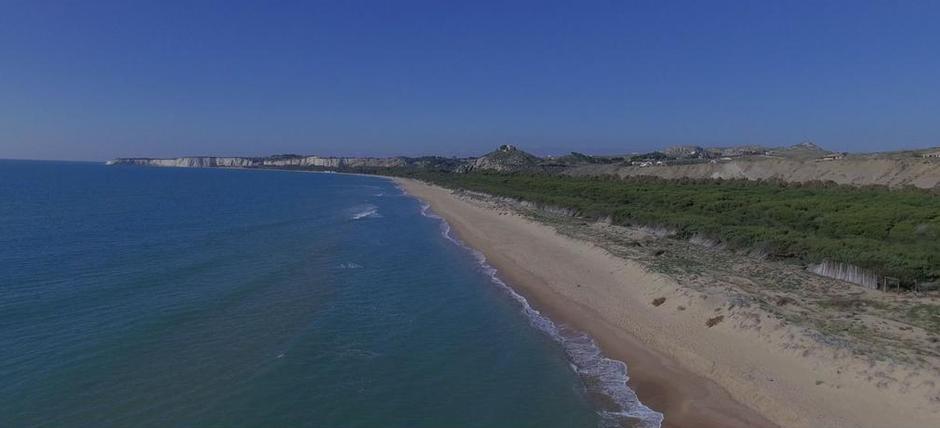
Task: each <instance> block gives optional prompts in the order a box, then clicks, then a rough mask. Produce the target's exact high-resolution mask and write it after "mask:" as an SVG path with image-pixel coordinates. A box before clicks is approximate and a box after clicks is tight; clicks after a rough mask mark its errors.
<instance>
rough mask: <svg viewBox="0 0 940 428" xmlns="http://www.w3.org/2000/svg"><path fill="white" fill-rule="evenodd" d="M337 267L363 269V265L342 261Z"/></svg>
mask: <svg viewBox="0 0 940 428" xmlns="http://www.w3.org/2000/svg"><path fill="white" fill-rule="evenodd" d="M337 267H338V268H340V269H362V265H360V264H356V263H342V264H340V265H339V266H337Z"/></svg>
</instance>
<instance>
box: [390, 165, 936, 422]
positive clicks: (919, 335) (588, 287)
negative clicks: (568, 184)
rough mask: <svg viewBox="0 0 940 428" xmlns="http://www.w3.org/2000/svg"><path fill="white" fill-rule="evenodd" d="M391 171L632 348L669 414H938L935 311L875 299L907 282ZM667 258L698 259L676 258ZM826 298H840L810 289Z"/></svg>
mask: <svg viewBox="0 0 940 428" xmlns="http://www.w3.org/2000/svg"><path fill="white" fill-rule="evenodd" d="M400 183H402V185H403V186H404V187H405V188H406V190H407V191H408V192H409V193H411V194H413V195H415V196H417V197H419V198H421V199H423V200H425V201H427V202H428V203H429V204H430V205H431V207H432V209H433V210H435V212H437V213H438V214H440V215H441V216H443V217H444V218H445V219H446V220H447V221H448V222H449V223H450V224H451V226H452V227H453V228H454V230H456V231H457V232H458V234H459V236H460V237H461V239H463V240H464V241H465V242H467V243H468V244H469V245H471V246H473V247H475V248H477V249H478V250H480V251H482V252H483V253H484V254H485V255H486V257H487V258H488V259H489V261H490V263H491V264H492V265H493V266H495V267H496V268H498V269H499V270H500V275H501V276H502V277H503V278H504V279H506V280H507V281H508V282H509V283H510V284H511V285H512V286H513V287H515V288H517V289H518V290H519V291H520V292H521V293H523V294H525V295H526V296H527V297H529V298H530V299H531V300H532V301H533V303H534V304H535V305H536V306H537V307H539V308H540V309H543V310H545V311H547V312H548V313H549V314H550V315H552V316H553V317H554V318H556V319H557V320H559V321H562V322H565V323H569V324H570V325H572V326H574V327H576V328H579V329H581V330H584V331H587V332H589V333H591V334H592V335H593V336H594V337H595V338H597V340H598V342H599V344H600V345H601V347H602V348H603V349H604V351H605V352H606V353H607V354H608V355H611V356H612V357H614V358H618V359H622V360H624V361H626V362H627V363H628V365H629V367H630V376H631V385H632V386H633V387H634V389H635V390H636V391H637V393H638V394H639V397H640V399H641V400H643V401H644V402H645V403H646V404H647V405H649V406H651V407H652V408H654V409H656V410H659V411H662V412H663V413H664V414H665V417H666V420H665V424H666V426H669V427H762V426H775V425H778V426H784V427H886V426H892V427H924V426H940V389H938V388H940V374H938V367H940V363H938V355H937V349H936V345H935V342H932V340H933V339H935V338H936V336H935V332H934V331H933V330H932V329H933V327H935V326H934V325H933V324H931V323H929V322H928V323H926V324H912V323H910V322H908V320H903V322H899V321H897V320H894V319H892V318H891V314H892V313H893V312H891V311H889V310H887V309H885V308H891V307H893V306H891V305H898V307H903V306H904V305H910V304H912V302H911V301H908V300H905V299H906V298H904V297H901V296H898V297H896V298H894V297H892V298H891V299H893V300H891V301H884V302H882V303H879V304H875V303H870V302H880V301H881V300H880V299H881V296H876V295H873V294H871V293H877V292H869V291H864V290H859V289H858V288H857V287H852V286H849V285H846V284H841V285H840V284H838V283H837V282H833V281H829V280H822V282H813V281H812V280H810V279H807V278H809V277H803V276H800V275H808V274H806V273H805V272H796V271H793V272H791V271H788V270H786V269H785V268H779V269H778V268H774V267H773V266H770V267H766V266H764V265H762V264H761V262H760V261H758V260H756V259H754V260H752V259H740V258H734V257H730V256H728V255H725V254H722V253H718V252H714V253H712V252H710V251H712V250H709V249H705V248H698V249H695V248H693V247H688V246H679V247H671V246H670V245H679V244H671V243H667V244H661V243H660V238H658V237H657V236H656V233H655V232H654V231H643V230H628V229H623V228H616V227H613V226H605V225H599V224H581V225H578V224H571V223H558V224H552V223H551V222H550V221H549V222H547V223H546V222H544V221H542V222H536V221H532V219H531V218H530V217H529V216H528V215H522V214H525V213H524V212H520V211H519V210H517V209H515V208H514V207H511V206H510V207H507V206H506V205H503V204H500V202H499V201H493V200H485V199H479V198H471V197H466V196H458V195H455V194H453V193H451V192H450V191H448V190H445V189H442V188H438V187H433V186H429V185H425V184H422V183H419V182H416V181H412V180H400ZM658 245H665V247H659V246H658ZM647 250H653V254H648V253H646V251H647ZM683 251H686V252H687V253H688V254H683V253H682V252H683ZM673 253H675V254H676V255H675V257H676V258H675V259H668V258H667V257H665V255H672V254H673ZM663 260H672V261H674V262H675V261H678V262H681V263H683V264H691V265H694V266H693V267H696V266H697V267H698V268H700V269H699V270H696V269H688V268H682V269H678V270H677V271H676V273H675V274H670V273H669V272H668V271H669V268H668V266H661V265H658V264H657V263H659V264H662V263H663V262H662V261H663ZM793 275H797V276H793ZM834 298H838V299H843V298H844V299H846V301H847V302H849V304H847V305H845V304H835V305H830V304H829V303H826V304H823V303H820V302H831V301H835V302H841V301H842V300H838V299H837V300H833V299H834ZM934 300H935V299H934ZM866 302H869V303H866ZM923 302H924V301H921V303H923ZM928 303H930V304H934V303H936V302H933V300H930V301H929V302H928ZM869 306H870V307H869ZM816 321H819V322H821V324H816V323H815V322H816ZM828 327H831V330H832V331H829V330H826V328H828ZM855 333H859V334H861V335H863V336H866V337H868V336H871V337H870V338H868V339H864V340H863V339H862V338H861V337H853V336H852V334H855ZM855 342H858V344H859V345H858V346H855V345H854V344H853V343H855ZM847 343H849V344H847Z"/></svg>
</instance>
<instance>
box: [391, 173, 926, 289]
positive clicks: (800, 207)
mask: <svg viewBox="0 0 940 428" xmlns="http://www.w3.org/2000/svg"><path fill="white" fill-rule="evenodd" d="M389 172H393V174H394V175H400V176H407V177H411V178H417V179H420V180H424V181H428V182H431V183H434V184H437V185H441V186H444V187H448V188H452V189H464V190H469V191H477V192H483V193H487V194H490V195H494V196H502V197H508V198H513V199H518V200H523V201H529V202H532V203H536V204H540V205H544V206H553V207H562V208H568V209H572V210H574V211H575V212H576V213H577V215H578V216H580V217H584V218H589V219H602V218H608V217H609V218H610V219H611V221H612V222H613V223H614V224H619V225H642V226H659V227H665V228H669V229H671V230H674V231H676V235H675V236H676V237H677V238H686V239H687V238H692V237H695V236H700V237H704V238H708V239H715V240H719V241H720V242H721V243H723V244H724V245H726V246H727V247H728V248H730V249H733V250H734V249H748V250H751V249H758V250H760V251H762V252H763V253H765V254H767V255H768V256H769V257H772V258H777V259H790V260H798V261H801V262H804V263H819V262H823V261H830V262H837V263H846V264H851V265H855V266H858V267H860V268H863V269H866V270H868V271H870V272H873V273H876V274H878V275H884V276H891V277H896V278H899V279H900V281H901V283H902V284H904V285H907V286H909V285H911V284H913V283H915V282H930V281H936V280H937V279H938V278H940V195H938V194H937V193H936V192H935V191H929V190H923V189H915V188H902V189H888V188H886V187H880V186H870V187H855V186H848V185H836V184H833V183H823V182H814V183H787V182H778V181H749V180H720V179H717V180H700V179H699V180H696V179H682V180H665V179H658V178H653V177H633V178H620V177H616V176H595V177H571V176H563V175H549V174H532V173H493V172H474V173H469V174H454V173H449V172H436V171H428V170H414V169H402V170H395V171H383V173H386V174H388V173H389Z"/></svg>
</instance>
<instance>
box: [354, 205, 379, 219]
mask: <svg viewBox="0 0 940 428" xmlns="http://www.w3.org/2000/svg"><path fill="white" fill-rule="evenodd" d="M355 211H356V212H354V213H353V214H352V216H350V217H349V219H350V220H361V219H364V218H379V217H382V215H381V214H379V207H377V206H375V205H364V206H362V207H358V208H355Z"/></svg>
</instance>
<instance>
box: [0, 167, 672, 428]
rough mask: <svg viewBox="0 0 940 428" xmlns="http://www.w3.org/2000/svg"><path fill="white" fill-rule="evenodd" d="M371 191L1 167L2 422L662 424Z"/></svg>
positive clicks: (595, 363) (331, 182)
mask: <svg viewBox="0 0 940 428" xmlns="http://www.w3.org/2000/svg"><path fill="white" fill-rule="evenodd" d="M625 380H626V376H625V367H624V366H623V364H621V363H619V362H616V361H612V360H609V359H606V358H604V357H603V356H602V355H600V353H599V351H598V350H597V347H596V346H594V344H593V341H592V340H591V339H590V338H589V337H587V336H584V335H582V334H580V333H578V332H574V331H568V330H567V329H566V328H565V327H563V326H558V325H555V324H554V323H552V322H551V321H550V320H548V319H547V318H545V317H543V316H542V315H541V314H539V313H538V312H537V311H536V310H534V309H532V308H531V307H529V306H528V304H527V303H526V301H525V299H523V298H522V297H520V296H518V295H517V294H515V293H514V292H513V291H512V290H511V288H509V287H508V286H507V285H506V284H503V283H502V282H501V281H500V280H499V273H498V272H496V271H495V270H493V269H492V268H491V267H489V266H488V265H487V264H486V262H485V259H483V257H482V256H481V255H480V254H478V253H476V252H474V251H473V250H471V249H469V248H466V247H465V246H463V245H461V244H460V242H459V241H457V240H456V239H454V238H453V236H452V235H451V234H450V232H449V228H448V226H447V224H446V223H444V222H443V221H442V220H441V219H440V218H438V217H437V216H435V215H434V214H433V212H431V211H430V210H428V208H427V207H426V206H423V205H422V203H421V202H420V201H418V200H416V199H414V198H411V197H409V196H408V195H406V194H404V193H403V192H402V190H400V189H399V188H397V187H396V186H395V185H394V183H392V182H390V181H388V180H385V179H383V178H378V177H364V176H351V175H341V174H316V173H300V172H285V171H259V170H222V169H174V168H165V169H164V168H140V167H108V166H104V165H101V164H94V163H69V162H38V161H36V162H34V161H0V426H2V427H127V426H134V427H597V426H644V427H645V426H658V425H659V422H660V420H661V415H659V414H658V413H655V412H652V411H650V410H649V409H646V408H645V407H644V406H642V405H641V404H639V403H638V402H637V401H636V397H635V395H633V394H632V391H630V390H629V389H628V388H627V387H626V384H625Z"/></svg>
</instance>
